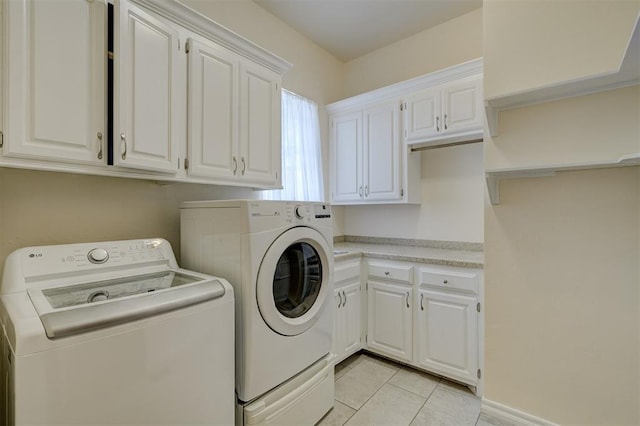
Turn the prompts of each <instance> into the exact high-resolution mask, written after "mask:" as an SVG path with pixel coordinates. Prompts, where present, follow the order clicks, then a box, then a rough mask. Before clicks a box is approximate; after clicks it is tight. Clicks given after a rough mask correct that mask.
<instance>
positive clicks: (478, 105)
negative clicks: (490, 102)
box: [442, 76, 483, 135]
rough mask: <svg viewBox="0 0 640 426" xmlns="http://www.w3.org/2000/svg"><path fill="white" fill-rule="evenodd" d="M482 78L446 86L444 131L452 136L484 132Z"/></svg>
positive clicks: (468, 79)
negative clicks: (468, 132) (470, 132)
mask: <svg viewBox="0 0 640 426" xmlns="http://www.w3.org/2000/svg"><path fill="white" fill-rule="evenodd" d="M482 110H483V109H482V77H479V76H473V77H467V78H465V79H462V80H460V81H459V82H456V83H452V84H449V85H447V86H445V89H444V90H443V111H444V116H443V122H442V125H443V130H444V133H447V134H449V135H452V134H454V133H462V132H467V131H480V132H482V126H483V123H482V120H483V115H482V114H483V112H482Z"/></svg>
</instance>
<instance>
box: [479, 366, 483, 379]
mask: <svg viewBox="0 0 640 426" xmlns="http://www.w3.org/2000/svg"><path fill="white" fill-rule="evenodd" d="M481 377H482V372H481V371H480V369H479V368H478V379H480V378H481Z"/></svg>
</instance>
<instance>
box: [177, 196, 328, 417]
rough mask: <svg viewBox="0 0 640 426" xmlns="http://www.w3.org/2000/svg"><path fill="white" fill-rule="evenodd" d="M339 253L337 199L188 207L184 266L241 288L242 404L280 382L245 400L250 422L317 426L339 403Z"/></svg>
mask: <svg viewBox="0 0 640 426" xmlns="http://www.w3.org/2000/svg"><path fill="white" fill-rule="evenodd" d="M332 251H333V228H332V220H331V210H330V206H329V205H328V204H324V203H309V202H304V203H300V202H285V201H267V200H228V201H195V202H186V203H183V204H182V206H181V259H182V262H183V265H184V266H185V267H187V268H190V269H194V270H197V271H201V272H204V273H211V274H215V275H217V276H221V277H224V278H226V279H227V280H228V281H229V282H230V283H231V285H232V286H233V287H234V290H235V295H236V392H237V394H238V399H239V401H240V403H241V404H243V403H246V402H251V401H254V402H255V400H256V398H258V397H260V396H263V395H264V394H265V393H267V392H268V391H270V390H272V389H274V388H276V387H278V386H281V387H280V388H279V389H277V392H275V393H271V394H269V395H270V396H269V397H267V398H266V399H265V398H264V397H263V398H261V399H260V401H259V402H258V403H257V404H256V403H254V404H253V405H246V406H245V414H244V417H245V419H244V423H245V424H246V423H252V422H254V421H256V422H258V423H260V422H262V423H269V422H271V423H296V422H298V423H300V422H301V423H300V424H305V423H311V424H313V423H315V422H316V421H317V420H319V419H320V418H321V417H322V415H324V414H325V413H326V412H327V411H328V410H329V409H330V408H331V407H332V406H333V393H334V392H333V389H334V388H333V386H334V384H333V365H332V360H333V358H332V356H331V354H330V352H331V349H332V333H333V297H332V295H333V288H332V286H333V280H332V270H333V255H332V254H333V253H332ZM311 367H313V368H311ZM302 372H304V374H301V373H302ZM285 382H287V383H285ZM305 390H306V391H305ZM305 392H306V393H305ZM274 395H276V396H274ZM296 401H297V402H296ZM302 401H307V402H305V403H303V402H302ZM269 407H271V414H269V412H268V411H269ZM278 407H280V408H278ZM282 407H288V408H287V409H285V410H284V411H282V410H280V409H281V408H282ZM296 407H297V408H296ZM247 409H248V411H247ZM265 410H266V411H265ZM279 410H280V411H279ZM276 412H279V413H280V414H278V415H276V414H274V413H276ZM248 413H252V414H248ZM247 416H249V417H251V418H248V417H247ZM258 418H260V419H261V420H256V419H258Z"/></svg>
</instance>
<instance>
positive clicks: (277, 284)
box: [256, 226, 331, 336]
mask: <svg viewBox="0 0 640 426" xmlns="http://www.w3.org/2000/svg"><path fill="white" fill-rule="evenodd" d="M329 250H330V249H329V246H328V245H327V243H326V242H325V240H324V238H323V237H322V235H321V234H320V233H319V232H318V231H316V230H314V229H312V228H309V227H304V226H301V227H296V228H291V229H289V230H288V231H286V232H284V233H283V234H281V235H280V236H279V237H278V238H277V239H276V240H275V241H274V242H273V244H271V246H270V247H269V249H268V250H267V253H266V254H265V256H264V259H262V264H261V265H260V270H259V271H258V282H257V283H256V285H257V289H256V293H257V296H258V308H259V309H260V314H261V315H262V318H263V319H264V321H265V322H266V323H267V325H268V326H269V327H270V328H271V329H272V330H273V331H275V332H276V333H279V334H282V335H285V336H294V335H297V334H300V333H303V332H304V331H306V330H308V329H309V328H310V327H311V326H313V324H315V322H316V321H317V320H318V317H319V315H320V313H321V311H322V308H323V305H324V303H325V299H326V298H327V292H328V286H329V280H330V279H331V277H330V264H329V259H330V258H329Z"/></svg>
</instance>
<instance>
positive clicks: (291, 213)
mask: <svg viewBox="0 0 640 426" xmlns="http://www.w3.org/2000/svg"><path fill="white" fill-rule="evenodd" d="M317 219H331V208H330V206H329V205H328V204H320V203H300V204H294V203H288V204H287V208H286V221H287V222H288V223H300V222H302V223H311V222H313V221H316V220H317Z"/></svg>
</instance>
